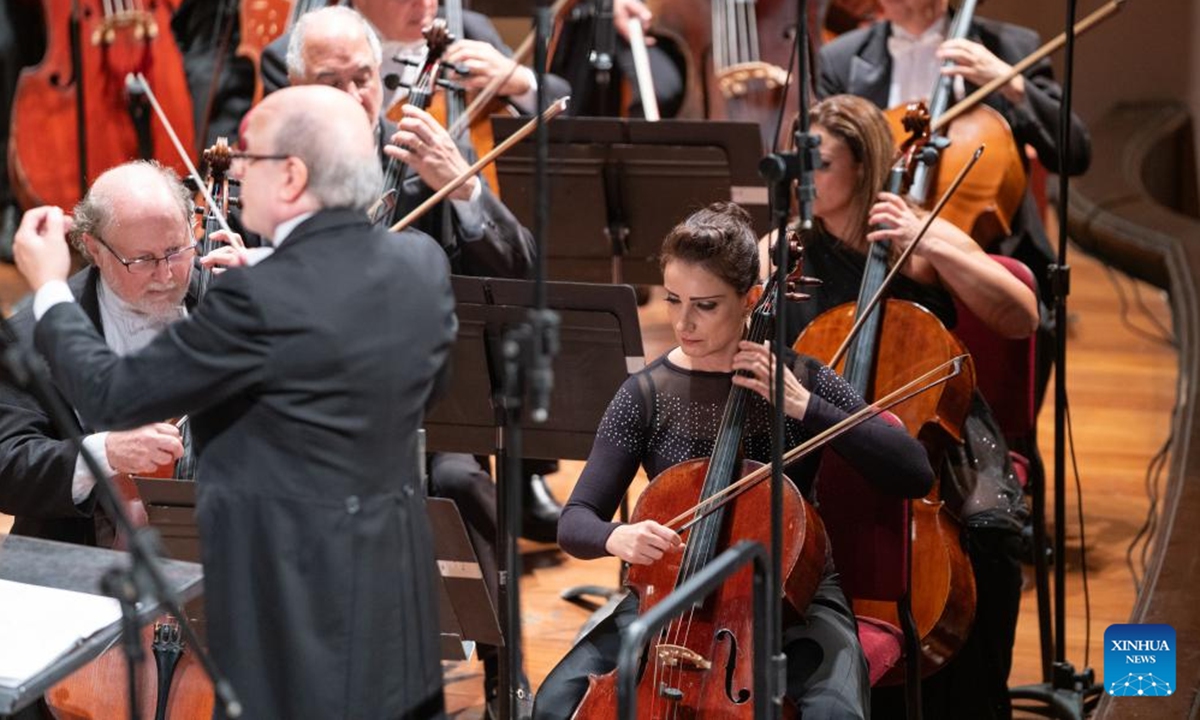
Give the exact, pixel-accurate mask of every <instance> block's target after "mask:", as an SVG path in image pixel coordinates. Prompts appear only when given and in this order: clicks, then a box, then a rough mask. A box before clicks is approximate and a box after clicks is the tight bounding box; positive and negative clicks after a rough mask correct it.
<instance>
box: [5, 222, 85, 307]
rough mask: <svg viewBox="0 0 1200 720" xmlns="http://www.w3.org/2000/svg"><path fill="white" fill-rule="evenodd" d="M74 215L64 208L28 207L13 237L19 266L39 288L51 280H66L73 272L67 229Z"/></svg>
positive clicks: (36, 288)
mask: <svg viewBox="0 0 1200 720" xmlns="http://www.w3.org/2000/svg"><path fill="white" fill-rule="evenodd" d="M70 227H71V219H70V218H69V217H67V216H66V215H65V214H64V213H63V211H62V208H57V207H51V206H43V207H37V208H33V209H32V210H28V211H26V213H25V215H24V216H22V217H21V225H20V227H18V228H17V234H16V235H15V236H14V237H13V258H14V259H15V260H16V261H17V269H19V270H20V271H21V274H22V275H24V276H25V280H26V282H28V283H29V286H30V287H31V288H33V289H34V290H35V291H36V290H38V289H39V288H41V287H42V286H43V285H45V284H46V283H48V282H50V281H51V280H66V279H67V275H68V274H69V273H70V272H71V251H70V249H69V248H68V247H67V230H68V229H69V228H70Z"/></svg>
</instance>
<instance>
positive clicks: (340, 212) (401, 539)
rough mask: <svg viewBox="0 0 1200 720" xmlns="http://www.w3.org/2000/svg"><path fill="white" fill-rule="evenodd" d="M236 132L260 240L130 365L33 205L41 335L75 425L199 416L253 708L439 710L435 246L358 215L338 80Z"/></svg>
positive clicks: (227, 601) (443, 288)
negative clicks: (69, 279) (258, 251)
mask: <svg viewBox="0 0 1200 720" xmlns="http://www.w3.org/2000/svg"><path fill="white" fill-rule="evenodd" d="M242 142H243V143H244V147H245V150H246V152H242V153H239V154H238V155H237V156H236V159H235V161H234V167H233V175H234V176H235V177H236V178H238V179H240V180H241V182H242V202H243V206H244V207H243V210H244V212H243V220H244V222H245V224H246V226H247V227H248V228H249V229H250V230H252V231H254V232H257V233H259V234H261V235H262V236H263V237H266V238H271V239H272V243H273V245H274V252H273V253H270V254H268V255H266V257H265V259H261V260H260V261H259V262H258V263H257V264H254V265H253V266H250V267H238V268H234V269H230V270H228V271H227V272H225V273H224V274H223V275H222V276H221V277H220V278H219V280H218V281H217V282H216V283H214V284H213V285H212V287H211V288H210V289H209V290H208V293H207V294H206V295H205V297H204V299H203V301H202V302H201V303H200V304H199V305H198V306H197V308H196V311H195V312H194V313H192V314H191V315H190V316H189V317H188V318H187V319H185V320H182V321H180V322H177V323H175V324H174V325H172V326H170V327H169V328H168V329H167V330H166V331H164V332H163V333H162V334H160V335H159V336H158V337H157V338H155V340H153V341H152V342H151V343H150V344H149V345H148V346H147V347H146V348H144V349H143V350H141V351H139V352H136V353H134V354H132V355H127V356H125V357H123V358H122V357H118V356H116V355H115V354H113V353H112V352H111V351H109V350H108V348H107V347H106V346H105V345H104V343H103V341H102V340H101V339H100V338H99V337H98V336H97V335H96V333H95V330H94V328H93V327H92V325H91V322H90V321H89V320H88V319H87V316H86V315H85V314H84V313H83V312H81V311H80V309H79V307H78V305H77V304H75V303H73V302H70V301H69V300H70V298H69V293H68V292H67V290H66V287H65V285H64V284H63V283H62V282H61V281H62V280H63V279H64V278H65V277H66V273H67V268H68V267H69V262H70V260H69V256H68V254H67V251H66V246H65V243H64V242H63V240H62V233H63V225H64V220H63V217H62V213H61V211H59V210H58V209H57V208H38V209H35V210H31V211H29V212H28V213H27V214H26V216H25V218H24V219H23V220H22V225H21V229H20V230H19V231H18V234H17V242H16V254H17V256H18V263H19V266H20V267H21V269H22V272H23V273H24V274H25V276H26V278H27V279H28V280H29V282H30V285H31V286H32V287H34V288H36V289H37V294H36V296H35V300H34V311H35V315H36V316H38V317H39V321H38V324H37V328H36V343H37V347H38V348H39V349H40V350H41V351H42V353H43V354H44V355H45V356H46V358H47V360H48V361H49V363H50V366H51V368H52V369H53V370H54V371H55V378H56V380H57V382H58V385H59V387H61V388H62V389H63V391H64V393H65V394H66V396H67V397H68V398H69V399H70V400H71V401H72V402H73V403H74V405H75V406H76V407H77V408H78V409H79V412H80V415H81V416H82V417H83V419H84V420H85V421H88V422H92V423H96V424H102V425H108V426H114V427H124V426H130V425H135V424H137V423H139V422H145V421H147V420H149V419H154V418H159V417H165V416H170V415H175V414H179V413H188V414H189V415H190V416H191V418H192V423H193V432H194V436H195V439H196V445H197V450H198V453H199V469H198V476H197V506H196V520H197V525H198V527H199V529H200V535H201V543H202V548H203V551H202V552H203V562H204V570H205V601H206V607H207V615H208V630H209V632H208V639H209V643H210V646H211V649H212V652H213V657H214V658H215V659H216V661H217V662H218V663H219V664H220V666H221V667H222V668H223V669H224V670H225V672H226V673H227V674H228V676H229V678H230V680H231V681H232V683H233V685H234V687H235V688H236V690H237V691H238V693H239V694H240V696H241V698H242V700H243V703H244V705H245V717H253V718H298V717H321V718H333V717H337V718H384V717H387V718H397V717H404V718H409V717H413V718H418V717H420V718H424V717H433V716H440V715H442V713H443V709H442V705H443V703H442V693H441V668H440V664H439V662H438V643H437V612H436V607H435V598H434V591H433V588H434V585H433V582H434V579H435V569H434V562H433V557H432V554H431V552H430V549H431V539H430V535H429V527H428V523H427V520H426V516H425V508H424V501H423V495H422V493H421V488H420V486H419V484H418V477H417V476H418V458H417V442H416V433H417V430H418V428H419V427H420V424H421V422H422V416H423V413H424V409H425V406H426V404H427V402H428V401H429V398H430V394H431V392H432V389H433V385H434V382H435V379H436V378H437V376H438V375H439V374H440V372H441V371H442V368H443V365H444V362H445V359H446V355H447V352H448V349H449V346H450V343H451V342H452V340H453V336H454V327H455V321H454V316H453V295H452V293H451V289H450V283H449V268H448V267H447V263H446V258H445V256H444V254H443V253H442V252H441V251H440V250H439V249H438V247H437V246H436V244H435V243H433V242H432V241H430V239H429V238H428V237H426V236H424V235H422V234H419V233H416V232H408V233H404V234H401V235H394V234H389V233H387V232H385V231H383V230H379V229H374V228H372V227H371V226H370V224H369V223H368V222H367V219H366V217H365V215H364V210H365V208H366V206H367V205H368V204H369V203H370V202H371V201H372V200H373V198H374V197H375V196H376V195H377V194H378V192H379V186H380V176H379V169H378V165H377V164H376V163H375V162H373V160H374V157H375V147H374V142H373V136H372V133H371V127H370V124H369V123H368V122H367V121H366V117H365V116H364V115H363V113H362V110H361V109H360V108H359V106H358V105H357V104H356V103H355V102H353V100H351V99H350V98H348V97H347V96H346V94H345V93H341V92H337V91H335V90H332V89H329V88H321V87H306V88H290V89H287V90H284V91H281V92H279V93H277V94H275V95H274V96H272V97H269V98H267V99H266V100H264V101H263V103H262V104H261V105H259V106H258V107H256V108H255V109H254V110H252V111H251V112H250V114H249V115H248V116H247V118H246V120H245V121H244V123H243V133H242ZM251 259H252V258H251ZM218 714H220V713H218Z"/></svg>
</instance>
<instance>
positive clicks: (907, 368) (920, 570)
mask: <svg viewBox="0 0 1200 720" xmlns="http://www.w3.org/2000/svg"><path fill="white" fill-rule="evenodd" d="M907 120H908V123H909V126H910V127H911V128H912V129H913V137H911V138H909V140H908V141H906V144H905V153H904V154H902V155H901V156H900V157H899V159H898V160H897V163H896V164H895V166H894V167H893V168H892V172H891V175H890V176H889V180H888V191H889V192H893V193H899V192H903V189H904V187H903V186H904V184H905V182H906V179H907V178H908V177H909V176H910V175H911V169H912V166H913V165H914V164H915V163H916V158H917V157H918V155H919V153H920V149H921V147H922V146H923V138H920V137H919V136H920V135H922V134H923V133H922V130H924V129H925V128H927V116H924V115H922V114H919V113H917V112H914V113H912V114H910V116H909V117H908V118H907ZM889 253H890V243H888V242H874V243H871V247H870V250H869V253H868V257H867V260H866V267H865V269H864V272H863V279H862V283H861V285H860V286H859V295H858V300H857V301H856V302H851V303H845V304H843V305H839V306H837V307H834V308H832V309H830V310H827V311H825V312H824V313H822V314H821V315H819V316H818V317H817V318H816V319H815V320H813V322H811V323H810V324H809V325H808V327H806V328H805V329H804V331H803V332H801V334H800V336H799V338H797V340H796V342H795V344H794V345H793V347H794V349H795V350H796V351H797V352H802V353H806V354H808V355H811V356H813V357H816V358H818V359H820V360H823V361H825V362H826V363H828V364H830V366H831V367H834V369H835V370H839V371H840V372H841V374H842V375H843V377H844V378H845V379H846V380H847V382H849V383H850V385H851V386H852V387H854V389H855V390H857V391H858V392H859V393H860V394H861V395H862V396H863V398H865V399H867V400H868V401H870V400H871V399H874V398H878V397H880V396H882V395H884V394H886V393H888V392H890V391H892V390H893V389H895V388H896V387H897V386H898V385H899V384H901V383H903V382H904V381H905V380H906V379H907V378H910V377H913V376H915V375H919V374H921V373H923V372H926V371H928V370H929V369H930V368H932V367H935V366H937V365H938V364H939V363H943V362H946V361H947V360H949V359H950V358H954V357H957V356H961V355H965V354H966V350H965V348H964V347H963V345H962V342H961V341H960V340H959V339H958V338H957V337H956V336H955V335H954V334H953V333H951V332H950V331H948V330H947V329H946V328H945V326H943V325H942V323H941V321H940V320H938V319H937V317H936V316H934V315H933V313H931V312H929V311H928V310H927V309H925V308H924V307H922V306H920V305H918V304H916V303H913V302H909V301H906V300H897V299H888V300H885V301H883V302H882V303H880V304H879V305H877V306H875V308H874V309H873V310H868V309H867V308H868V305H869V301H870V300H871V299H872V298H874V297H875V296H876V295H877V294H878V293H879V291H880V288H881V287H882V286H883V281H884V278H885V276H886V275H887V274H888V264H889ZM868 313H869V314H868ZM864 315H865V319H861V330H860V332H859V333H858V335H857V336H855V337H854V339H853V340H852V342H851V344H850V345H849V346H848V348H849V351H848V352H846V353H844V355H843V353H841V352H840V351H839V350H838V348H840V347H841V346H842V345H843V344H844V341H845V340H846V338H847V337H848V335H849V332H850V329H851V328H852V326H854V324H855V323H856V322H860V318H863V317H864ZM974 390H975V371H974V365H973V364H972V363H970V362H967V363H964V368H963V372H962V373H960V374H959V375H958V376H957V377H955V378H954V379H953V380H952V381H950V382H948V383H946V384H945V385H943V386H941V387H940V388H938V389H937V390H936V391H934V392H928V393H924V394H922V395H919V396H917V397H914V398H912V399H911V400H908V401H905V402H903V403H900V404H899V405H897V406H896V407H894V408H893V409H892V412H893V413H894V414H895V415H896V416H897V417H898V418H899V419H900V420H901V421H902V422H903V424H904V426H905V428H906V429H907V430H908V432H909V433H910V434H911V435H913V436H914V437H916V438H917V439H918V440H921V441H922V443H923V444H924V445H925V446H926V448H927V449H928V450H929V451H930V455H931V457H933V458H937V457H939V456H940V454H941V450H940V449H941V448H944V447H946V443H951V442H953V443H958V442H961V441H962V427H963V423H964V421H965V420H966V417H967V413H968V411H969V408H970V404H971V398H972V394H973V392H974ZM933 465H934V467H937V463H933ZM911 527H912V554H913V561H912V583H911V595H912V611H913V616H914V620H915V622H916V626H917V630H918V632H919V634H920V636H921V649H922V658H921V669H922V674H923V675H926V676H927V675H930V674H932V673H933V672H935V671H936V670H937V669H939V668H940V667H942V666H943V665H944V664H945V663H946V662H947V661H948V660H949V659H950V658H951V657H952V656H953V655H954V653H955V652H957V650H958V648H960V647H961V646H962V643H963V642H965V640H966V638H967V635H968V634H969V632H970V629H971V626H972V624H973V622H974V614H975V576H974V572H973V570H972V568H971V563H970V560H969V558H968V557H967V555H966V552H965V550H964V548H963V546H962V539H961V536H962V529H961V526H960V524H959V522H958V521H957V520H956V519H955V518H954V517H953V516H952V515H951V514H950V513H949V511H948V510H947V509H946V507H945V504H944V503H943V502H942V500H941V498H940V494H939V491H938V486H937V484H935V485H934V488H933V490H932V491H931V492H930V494H929V495H928V496H926V497H925V498H923V499H921V500H917V501H913V503H912V519H911ZM854 610H855V612H856V613H857V614H860V615H865V616H868V617H875V618H879V619H881V620H884V621H886V622H889V623H892V624H893V625H895V626H897V627H899V625H900V623H899V620H898V618H897V616H896V612H895V606H894V604H893V603H887V602H865V601H859V600H856V601H855V602H854ZM887 678H888V680H892V679H897V678H895V677H894V676H893V675H889V676H887Z"/></svg>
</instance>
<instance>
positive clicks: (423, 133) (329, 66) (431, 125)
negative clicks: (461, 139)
mask: <svg viewBox="0 0 1200 720" xmlns="http://www.w3.org/2000/svg"><path fill="white" fill-rule="evenodd" d="M480 18H481V19H482V20H483V21H484V22H486V18H482V16H480ZM493 32H494V31H493ZM281 42H284V43H288V46H285V47H287V57H288V60H287V63H286V66H287V74H286V75H285V76H284V77H283V78H282V79H280V78H275V77H274V76H273V71H272V70H271V69H270V68H271V67H273V63H272V62H268V61H266V60H264V62H263V68H264V71H263V79H264V84H265V86H266V88H267V91H268V92H270V91H271V90H272V89H273V87H272V86H273V85H274V84H275V82H276V81H280V82H283V83H284V84H291V85H311V84H322V85H332V86H333V87H337V88H339V89H341V90H344V91H346V92H348V93H350V94H351V95H352V96H353V97H354V98H355V99H356V100H358V101H359V103H360V104H361V105H362V107H363V109H364V110H365V111H366V112H367V115H368V116H369V117H371V118H373V119H375V122H376V123H377V127H376V133H377V135H376V137H377V142H378V146H379V148H380V157H381V162H386V160H387V157H386V156H384V155H383V148H384V146H385V145H386V144H387V143H388V142H396V143H404V144H405V149H403V150H399V152H398V153H397V159H398V160H400V161H403V162H406V163H408V165H409V167H410V168H411V170H412V171H413V174H412V176H411V177H409V178H408V180H407V181H406V182H404V183H402V185H401V187H400V188H399V198H398V201H397V207H396V211H395V212H394V213H393V216H394V217H397V218H398V217H400V216H402V215H403V214H405V213H406V212H407V211H408V210H410V209H412V208H414V207H416V206H417V205H419V204H420V203H421V202H422V201H424V200H425V199H426V198H428V197H429V196H430V195H431V194H433V192H435V191H436V190H440V189H441V188H442V187H444V186H445V185H446V184H447V183H448V182H450V180H452V179H453V178H454V177H456V176H457V175H458V174H460V173H461V172H462V171H463V170H465V169H466V168H467V167H468V165H469V163H468V162H467V160H466V155H467V153H469V148H467V149H460V148H459V147H458V146H457V145H456V144H455V142H454V141H453V140H452V139H451V138H450V134H449V133H448V132H447V131H446V130H445V128H443V127H441V125H440V124H439V123H437V122H436V121H435V120H434V119H433V118H432V116H430V115H429V114H428V113H426V112H423V111H420V110H417V109H415V108H412V107H406V109H405V110H406V113H405V117H404V118H403V119H402V120H401V122H400V126H399V130H397V127H396V126H395V125H393V124H392V123H391V122H390V121H388V120H387V119H386V118H384V117H383V116H382V112H383V91H384V88H383V85H382V82H381V80H380V67H381V63H382V62H383V61H384V54H383V51H382V49H381V43H380V39H379V37H378V36H377V35H376V34H375V31H374V30H373V28H372V26H371V25H370V24H369V23H367V22H366V21H365V19H364V17H363V16H362V15H360V14H358V13H357V12H356V11H354V10H352V9H350V8H346V7H328V8H322V9H321V10H315V11H313V12H310V13H307V14H305V15H304V16H302V17H301V18H300V20H299V21H298V22H297V23H296V26H295V27H294V28H292V31H291V32H290V33H289V34H287V35H285V36H283V37H281V38H280V39H279V40H278V41H276V43H273V44H272V46H271V47H272V48H275V50H273V51H272V50H269V51H268V53H266V54H264V58H265V57H266V55H267V54H271V55H275V54H276V51H279V48H278V43H281ZM393 150H395V148H393ZM444 225H445V226H448V228H449V230H450V232H448V233H447V232H444V231H443V230H444ZM416 227H417V228H419V229H421V230H423V231H425V232H427V233H428V234H430V235H432V236H433V237H435V238H439V240H440V241H441V243H442V245H443V248H444V249H445V250H446V253H447V255H449V256H450V260H451V267H452V268H453V270H454V272H455V273H459V274H468V275H481V276H493V277H512V278H523V277H526V276H528V275H529V273H530V272H531V270H532V267H533V256H534V247H533V236H532V235H531V234H530V233H529V231H528V230H526V229H525V228H524V227H522V226H521V224H520V223H519V222H517V219H516V217H515V216H513V214H512V213H511V212H510V211H509V210H508V208H507V207H505V206H504V204H503V203H502V202H500V199H499V198H497V197H496V195H495V194H494V193H493V192H492V191H491V189H490V188H488V187H487V186H486V183H484V182H483V180H482V179H481V178H479V177H473V178H471V179H469V180H468V181H467V183H466V184H464V185H463V186H462V187H460V188H459V189H458V191H457V192H455V193H454V194H453V195H452V196H451V197H450V199H449V200H448V201H447V202H443V203H441V204H440V205H439V206H438V207H436V208H434V210H433V211H432V212H430V213H428V214H426V215H425V216H424V217H423V218H421V220H420V221H418V222H417V224H416Z"/></svg>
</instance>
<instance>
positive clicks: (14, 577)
mask: <svg viewBox="0 0 1200 720" xmlns="http://www.w3.org/2000/svg"><path fill="white" fill-rule="evenodd" d="M128 562H129V553H125V552H118V551H116V550H105V549H103V548H94V547H86V546H83V545H71V544H68V543H60V542H53V541H50V540H40V539H37V538H27V537H21V536H16V535H6V534H3V533H0V579H3V580H11V581H13V582H19V583H26V584H28V585H40V586H42V587H48V588H57V589H59V590H73V591H75V592H82V593H88V594H90V595H101V594H102V593H101V592H100V578H101V577H102V576H103V575H104V574H105V573H106V572H108V570H109V569H110V568H112V567H113V566H115V565H118V564H121V565H125V564H128ZM161 566H162V571H163V575H164V576H165V577H166V579H167V581H168V582H170V583H171V585H172V586H173V587H174V589H175V592H176V593H178V594H179V597H180V600H181V601H187V600H191V599H193V598H196V597H198V596H199V595H200V592H201V590H202V589H203V575H204V574H203V572H202V571H201V568H200V565H198V564H197V563H191V562H180V561H177V560H163V561H161ZM160 608H161V605H160V604H159V603H158V602H157V601H155V602H152V603H148V604H143V605H141V606H139V608H138V617H139V619H140V620H141V621H142V622H146V621H149V620H151V619H153V618H154V617H156V616H157V615H158V614H159V612H160ZM120 635H121V621H120V619H117V620H116V621H114V622H113V623H112V624H111V625H109V626H107V627H105V628H103V629H102V630H100V631H99V632H97V633H95V634H94V635H92V636H91V637H89V638H87V639H86V640H84V641H83V642H82V643H81V644H79V645H77V646H76V647H75V648H73V649H72V650H69V651H67V653H66V654H65V655H63V656H62V657H60V658H59V659H58V660H56V661H55V662H54V663H53V664H51V665H50V666H49V667H47V668H44V669H43V670H42V671H41V672H39V673H38V674H36V675H34V676H33V677H30V678H26V679H25V680H24V681H23V682H21V683H19V684H18V685H16V686H7V685H0V716H2V715H10V714H12V713H15V712H16V711H18V710H20V709H22V708H23V707H25V706H26V705H28V704H29V703H31V702H33V701H34V700H36V699H37V698H39V697H41V696H42V695H43V694H44V693H45V692H46V691H47V690H49V689H50V687H51V686H53V685H54V684H55V683H57V682H59V681H60V680H62V679H63V678H65V677H66V676H68V675H70V674H71V673H72V672H74V671H75V670H78V669H79V668H80V667H82V666H83V665H85V664H86V663H88V662H89V661H91V660H93V659H94V658H96V657H98V656H99V655H100V654H101V653H103V652H104V651H105V650H107V649H108V648H109V647H110V646H111V645H112V644H113V643H114V642H116V641H117V640H118V639H119V638H120Z"/></svg>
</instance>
